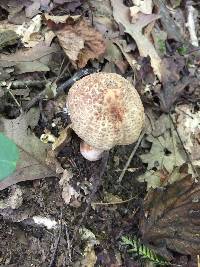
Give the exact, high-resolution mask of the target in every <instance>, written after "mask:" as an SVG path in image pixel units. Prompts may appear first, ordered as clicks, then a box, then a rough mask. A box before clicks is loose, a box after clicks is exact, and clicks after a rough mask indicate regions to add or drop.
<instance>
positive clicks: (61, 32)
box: [46, 16, 105, 68]
mask: <svg viewBox="0 0 200 267" xmlns="http://www.w3.org/2000/svg"><path fill="white" fill-rule="evenodd" d="M46 19H47V23H48V25H49V27H50V28H51V29H53V30H54V32H55V34H56V36H57V37H58V39H59V42H60V44H61V46H62V48H63V49H64V51H65V53H66V55H67V56H68V57H69V59H70V60H71V61H72V63H73V64H74V66H75V67H78V68H83V67H84V66H85V65H86V64H87V62H88V60H90V59H95V58H98V57H99V56H101V55H102V54H103V53H104V52H105V43H104V40H103V37H102V35H101V34H100V33H99V32H98V31H97V30H95V29H94V28H93V27H91V26H90V25H89V23H88V22H87V21H86V20H84V19H80V18H77V16H76V17H75V18H74V17H67V18H66V16H65V18H63V17H62V16H61V17H60V16H57V17H56V20H55V18H54V17H53V16H48V17H47V16H46ZM55 21H56V22H55ZM55 24H56V26H55Z"/></svg>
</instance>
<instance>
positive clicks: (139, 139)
mask: <svg viewBox="0 0 200 267" xmlns="http://www.w3.org/2000/svg"><path fill="white" fill-rule="evenodd" d="M144 134H145V131H142V132H141V134H140V137H139V138H138V141H137V143H136V145H135V147H134V149H133V151H132V152H131V154H130V156H129V158H128V160H127V162H126V165H125V166H124V169H123V171H122V172H121V174H120V176H119V179H118V180H117V182H118V183H121V181H122V179H123V177H124V174H125V172H126V171H127V169H128V167H129V165H130V163H131V160H132V158H133V156H134V155H135V152H136V151H137V149H138V147H139V145H140V142H141V141H142V138H143V136H144Z"/></svg>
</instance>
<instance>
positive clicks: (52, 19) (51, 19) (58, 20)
mask: <svg viewBox="0 0 200 267" xmlns="http://www.w3.org/2000/svg"><path fill="white" fill-rule="evenodd" d="M44 17H45V19H46V21H47V24H48V26H49V27H52V26H53V25H51V24H52V23H55V24H64V23H66V22H67V21H68V20H72V21H74V22H75V21H77V20H78V19H79V18H80V15H77V16H70V15H64V16H51V15H48V14H45V15H44Z"/></svg>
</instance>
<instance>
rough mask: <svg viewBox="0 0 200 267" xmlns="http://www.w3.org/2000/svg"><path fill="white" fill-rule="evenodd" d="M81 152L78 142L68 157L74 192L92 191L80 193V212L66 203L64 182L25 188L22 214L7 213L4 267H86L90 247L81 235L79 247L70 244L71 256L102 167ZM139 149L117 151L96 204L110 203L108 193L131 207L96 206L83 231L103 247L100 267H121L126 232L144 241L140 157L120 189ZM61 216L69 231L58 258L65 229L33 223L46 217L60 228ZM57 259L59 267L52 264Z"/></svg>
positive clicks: (2, 234) (0, 258) (1, 254)
mask: <svg viewBox="0 0 200 267" xmlns="http://www.w3.org/2000/svg"><path fill="white" fill-rule="evenodd" d="M78 147H79V140H78V139H77V138H76V137H74V138H73V139H72V141H71V142H70V143H69V144H68V146H67V147H65V149H64V151H65V153H67V158H68V165H70V169H71V170H72V172H73V174H74V176H73V182H72V183H73V184H74V186H75V185H76V187H77V185H78V184H79V186H80V185H83V184H85V186H86V187H87V185H89V186H88V188H87V189H85V192H84V190H83V189H82V188H79V189H80V191H82V195H83V197H82V200H81V203H80V207H77V208H76V207H70V206H69V205H66V204H65V203H64V201H63V199H62V190H61V188H60V186H59V179H58V178H48V179H43V180H36V181H33V182H22V183H20V186H21V189H22V191H23V204H22V205H21V206H20V207H19V208H18V209H16V210H11V209H6V210H5V209H4V210H2V212H1V214H2V215H1V216H0V221H1V223H0V239H1V248H0V263H1V264H2V265H0V266H4V265H6V266H12V267H15V266H16V267H17V266H23V267H29V266H33V267H34V266H35V267H36V266H42V267H46V266H57V267H59V266H60V267H61V266H76V265H77V264H81V263H78V262H79V261H80V260H81V258H82V254H83V248H84V245H85V241H84V240H82V239H81V236H80V235H79V234H77V236H76V237H75V238H74V241H73V244H71V243H70V250H71V251H69V247H68V246H69V242H71V241H70V240H71V239H72V238H73V233H74V230H76V228H77V225H78V224H79V222H80V220H81V218H82V216H83V212H84V210H85V208H86V207H87V205H88V204H87V201H88V200H89V198H90V194H91V191H92V188H93V186H92V185H91V183H90V182H89V181H90V177H91V175H92V174H93V173H94V172H95V171H96V170H97V169H98V167H99V163H97V162H95V163H91V162H88V161H86V160H85V159H83V158H82V156H81V155H80V153H79V151H78ZM133 148H134V145H130V146H123V147H116V148H115V149H113V150H112V151H111V152H110V155H109V159H108V163H107V167H106V171H105V173H104V175H103V178H102V185H101V186H100V188H99V190H98V192H97V193H96V195H95V199H94V201H93V202H105V201H104V195H105V192H107V193H111V194H112V195H113V196H117V197H119V199H121V200H130V201H127V202H125V203H123V202H122V203H119V204H117V205H112V204H110V205H109V204H107V205H103V204H102V205H96V206H94V205H92V207H91V208H90V209H89V212H88V214H86V217H85V218H84V219H83V222H82V224H81V226H80V227H81V228H86V229H88V230H90V231H91V232H92V233H93V234H94V235H95V236H96V238H97V239H98V241H99V244H98V245H96V246H95V252H96V255H97V263H96V265H95V266H111V265H110V264H109V262H110V263H111V262H112V261H113V264H114V263H116V264H117V259H116V255H115V252H117V253H119V251H120V237H121V236H122V235H123V234H125V233H126V232H129V233H130V232H131V233H132V234H134V235H138V217H139V213H140V206H141V204H142V202H141V200H142V198H143V197H144V194H145V185H144V184H141V183H138V182H137V180H136V178H137V175H138V174H141V172H143V168H144V167H143V166H142V164H141V162H140V160H139V158H138V156H135V157H134V158H133V160H132V162H131V164H130V168H129V171H127V172H126V174H125V176H124V178H123V180H122V182H121V184H118V183H117V179H118V177H119V175H120V170H122V168H123V167H124V165H125V163H126V161H127V159H128V156H129V155H130V153H131V151H132V149H133ZM77 181H79V183H77ZM83 182H84V183H83ZM8 193H9V192H8V190H4V191H3V192H1V193H0V194H1V197H3V196H4V197H5V196H6V195H7V194H8ZM114 201H116V200H114ZM119 202H120V201H119ZM61 210H62V225H63V227H62V232H61V237H60V242H59V245H58V249H57V254H56V255H55V256H53V255H54V253H55V247H56V242H57V240H58V237H59V231H60V227H58V228H56V229H53V230H52V229H50V230H48V229H47V228H46V227H44V226H41V225H38V224H35V223H34V222H33V220H31V219H30V218H32V217H33V216H42V217H47V218H51V219H54V220H56V221H57V222H58V221H59V220H60V218H61ZM66 231H67V233H68V234H66ZM68 235H69V236H68ZM105 252H106V253H105ZM69 253H70V255H69ZM121 253H122V254H121V256H120V258H121V261H123V260H124V259H123V258H124V255H123V251H121ZM53 258H54V260H55V263H52V262H51V261H52V259H53ZM126 260H127V259H126ZM70 261H71V262H70ZM51 264H53V265H51ZM77 266H82V265H77ZM117 266H119V265H117ZM126 266H129V265H126ZM130 266H133V265H130ZM134 266H136V265H134Z"/></svg>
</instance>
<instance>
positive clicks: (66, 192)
mask: <svg viewBox="0 0 200 267" xmlns="http://www.w3.org/2000/svg"><path fill="white" fill-rule="evenodd" d="M72 177H73V173H72V172H71V171H70V170H63V174H62V177H61V179H60V181H59V184H60V186H62V188H63V191H62V198H63V200H64V202H65V204H67V205H69V204H70V205H71V206H73V207H79V206H80V202H79V201H78V200H77V198H78V197H79V196H80V195H79V193H78V192H77V191H76V190H75V189H74V188H73V187H72V186H71V185H70V180H71V179H72Z"/></svg>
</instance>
